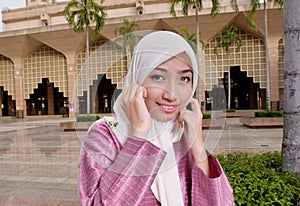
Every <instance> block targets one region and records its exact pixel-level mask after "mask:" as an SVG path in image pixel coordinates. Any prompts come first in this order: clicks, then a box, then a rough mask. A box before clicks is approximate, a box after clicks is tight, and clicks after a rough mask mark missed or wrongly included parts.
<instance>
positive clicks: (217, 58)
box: [204, 27, 266, 91]
mask: <svg viewBox="0 0 300 206" xmlns="http://www.w3.org/2000/svg"><path fill="white" fill-rule="evenodd" d="M238 35H239V37H240V38H241V40H242V46H241V47H240V50H239V51H236V46H233V47H232V48H230V52H229V53H230V54H229V62H230V63H229V64H230V65H228V56H227V53H226V52H225V51H223V50H222V49H220V50H219V51H220V52H219V53H218V54H217V55H216V54H215V53H214V48H215V46H216V45H217V39H216V38H213V39H212V40H211V41H209V43H208V44H207V46H206V47H205V50H204V51H205V84H206V90H207V91H211V90H212V88H213V85H217V84H218V79H221V78H223V77H224V73H225V72H228V69H229V68H230V67H231V66H239V67H240V69H241V71H246V72H247V77H252V78H253V82H254V83H259V87H260V89H265V88H266V69H265V64H266V63H265V49H264V48H265V46H264V42H263V41H262V40H261V39H260V38H258V37H256V36H254V35H253V34H250V33H249V32H246V31H244V30H242V29H241V28H240V27H238Z"/></svg>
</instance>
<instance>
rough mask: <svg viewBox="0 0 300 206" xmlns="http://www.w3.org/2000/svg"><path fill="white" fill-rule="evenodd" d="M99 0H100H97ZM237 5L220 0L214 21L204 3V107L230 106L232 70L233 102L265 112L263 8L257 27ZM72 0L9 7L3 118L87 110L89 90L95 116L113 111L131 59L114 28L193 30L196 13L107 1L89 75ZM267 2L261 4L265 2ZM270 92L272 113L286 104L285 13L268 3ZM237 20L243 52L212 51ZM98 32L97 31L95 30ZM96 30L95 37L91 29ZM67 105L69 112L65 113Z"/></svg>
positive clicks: (1, 36) (2, 38)
mask: <svg viewBox="0 0 300 206" xmlns="http://www.w3.org/2000/svg"><path fill="white" fill-rule="evenodd" d="M99 2H100V1H99ZM238 2H239V9H240V12H238V13H236V12H234V11H233V10H232V8H231V6H230V0H223V1H221V5H220V14H219V15H218V16H216V17H215V18H213V19H212V17H211V16H210V14H209V13H210V10H211V4H210V1H209V0H203V3H204V9H203V10H202V11H201V12H200V14H199V27H200V32H201V34H202V39H203V41H204V42H205V44H206V46H205V47H203V48H202V52H201V55H200V68H201V79H202V84H201V98H202V99H203V100H204V101H205V103H206V104H205V105H206V109H208V110H209V109H222V108H225V107H226V98H224V94H225V96H226V93H227V86H226V85H227V83H226V82H227V75H228V70H229V69H230V71H231V72H230V73H231V93H232V95H231V107H232V108H235V109H264V108H265V107H266V104H265V102H266V69H265V68H266V61H265V46H264V45H265V44H264V38H265V37H264V13H263V11H262V10H260V11H257V13H256V14H255V16H254V21H255V23H256V24H257V30H253V29H251V28H249V26H248V24H247V10H248V9H249V2H250V0H242V1H238ZM67 3H68V1H66V2H55V0H27V7H26V8H22V9H15V10H6V11H3V14H2V15H3V17H2V19H3V23H4V32H1V33H0V105H1V106H2V110H1V109H0V116H8V115H14V114H16V115H17V117H24V116H27V115H52V114H63V113H65V112H67V110H69V111H70V112H74V113H85V112H86V110H87V109H86V108H87V106H86V102H87V99H86V95H87V88H89V93H90V95H89V96H90V105H91V113H105V112H111V109H112V108H111V104H112V102H113V100H114V99H115V98H116V96H117V94H118V93H119V91H120V89H121V88H122V79H123V77H124V76H125V74H126V58H124V55H123V53H122V49H121V44H115V43H114V42H115V41H112V40H113V39H115V38H116V36H115V34H114V31H115V29H116V28H119V27H120V26H122V20H123V18H127V19H129V20H130V21H135V22H136V23H138V24H139V30H140V31H142V32H141V33H145V31H147V30H169V31H174V32H177V33H180V29H181V28H183V27H185V28H187V29H188V31H189V33H194V32H195V30H196V26H195V11H194V9H193V8H192V7H191V9H190V12H189V15H188V16H183V15H182V13H181V8H180V6H178V7H177V10H178V13H177V16H178V18H175V17H173V16H172V15H171V14H170V12H169V10H170V3H169V1H166V0H163V1H156V0H126V1H124V0H109V1H106V2H105V3H104V7H105V10H106V13H107V16H108V18H107V20H106V21H105V26H104V28H103V30H102V31H101V34H100V36H99V38H98V39H97V40H95V41H92V38H91V37H90V42H89V44H90V50H89V51H90V56H89V58H88V59H89V61H88V63H89V64H88V68H89V75H88V76H87V73H86V62H87V61H86V58H85V53H86V44H85V42H86V41H85V33H75V32H74V31H73V30H72V28H71V27H70V26H69V25H68V24H67V21H66V20H65V17H64V14H63V10H64V8H65V6H66V5H67ZM262 7H263V5H262ZM267 8H268V9H267V16H268V27H267V29H268V36H267V39H268V50H267V51H268V54H269V70H270V72H269V73H270V97H271V99H270V100H271V107H272V109H273V110H276V109H282V105H283V11H282V10H280V9H278V8H276V7H274V6H273V2H269V3H268V4H267ZM229 25H236V26H237V27H238V28H239V31H238V33H239V35H240V38H241V39H242V46H241V48H240V50H238V51H236V50H235V49H234V48H232V50H231V52H230V54H229V55H227V54H226V53H225V52H224V51H223V50H219V53H218V54H217V55H216V54H215V53H214V48H215V45H216V37H217V35H218V32H220V31H221V30H222V29H224V28H226V27H228V26H229ZM92 29H93V28H92ZM92 29H91V31H90V34H91V33H92V32H93V30H92ZM66 108H67V110H66Z"/></svg>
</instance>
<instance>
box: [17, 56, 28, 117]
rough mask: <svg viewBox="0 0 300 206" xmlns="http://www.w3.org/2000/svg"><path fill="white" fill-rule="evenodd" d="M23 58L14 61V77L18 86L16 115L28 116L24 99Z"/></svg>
mask: <svg viewBox="0 0 300 206" xmlns="http://www.w3.org/2000/svg"><path fill="white" fill-rule="evenodd" d="M22 62H23V61H22V60H17V61H14V77H15V87H16V117H17V118H24V116H26V114H27V111H26V102H25V99H24V83H23V65H22Z"/></svg>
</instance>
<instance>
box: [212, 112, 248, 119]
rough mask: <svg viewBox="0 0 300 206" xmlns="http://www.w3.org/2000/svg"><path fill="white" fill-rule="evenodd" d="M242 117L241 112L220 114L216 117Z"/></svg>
mask: <svg viewBox="0 0 300 206" xmlns="http://www.w3.org/2000/svg"><path fill="white" fill-rule="evenodd" d="M244 115H245V114H244V113H243V112H222V113H220V114H219V115H218V116H219V117H221V118H238V117H243V116H244Z"/></svg>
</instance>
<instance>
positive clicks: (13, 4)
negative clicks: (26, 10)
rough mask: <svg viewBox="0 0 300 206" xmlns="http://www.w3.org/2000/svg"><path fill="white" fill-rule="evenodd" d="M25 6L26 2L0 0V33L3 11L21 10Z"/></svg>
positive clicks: (24, 0)
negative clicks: (7, 9)
mask: <svg viewBox="0 0 300 206" xmlns="http://www.w3.org/2000/svg"><path fill="white" fill-rule="evenodd" d="M60 1H66V0H57V2H60ZM25 6H26V0H0V31H3V24H2V13H1V11H2V10H3V9H6V8H9V9H16V8H23V7H25Z"/></svg>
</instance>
